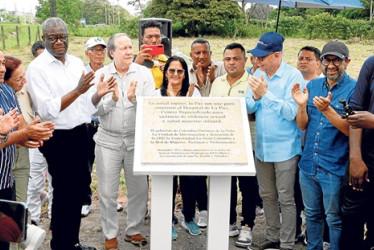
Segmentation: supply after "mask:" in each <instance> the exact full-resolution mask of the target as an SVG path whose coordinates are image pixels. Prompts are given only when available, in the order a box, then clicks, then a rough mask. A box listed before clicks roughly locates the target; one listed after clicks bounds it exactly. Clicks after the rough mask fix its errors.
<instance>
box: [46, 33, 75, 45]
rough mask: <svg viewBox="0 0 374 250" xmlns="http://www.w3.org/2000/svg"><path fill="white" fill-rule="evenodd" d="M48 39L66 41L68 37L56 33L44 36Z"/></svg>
mask: <svg viewBox="0 0 374 250" xmlns="http://www.w3.org/2000/svg"><path fill="white" fill-rule="evenodd" d="M46 38H47V40H48V41H51V42H53V43H55V42H57V40H60V41H61V42H66V41H67V40H68V38H69V36H68V35H57V36H46Z"/></svg>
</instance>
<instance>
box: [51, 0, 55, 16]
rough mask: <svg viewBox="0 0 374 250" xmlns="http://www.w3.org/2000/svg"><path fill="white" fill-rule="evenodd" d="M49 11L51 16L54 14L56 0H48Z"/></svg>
mask: <svg viewBox="0 0 374 250" xmlns="http://www.w3.org/2000/svg"><path fill="white" fill-rule="evenodd" d="M49 6H50V8H49V12H50V16H51V17H55V16H56V0H49Z"/></svg>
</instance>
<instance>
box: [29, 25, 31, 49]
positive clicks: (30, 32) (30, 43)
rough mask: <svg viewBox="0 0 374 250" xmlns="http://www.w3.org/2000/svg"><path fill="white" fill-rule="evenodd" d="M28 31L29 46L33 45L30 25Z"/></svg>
mask: <svg viewBox="0 0 374 250" xmlns="http://www.w3.org/2000/svg"><path fill="white" fill-rule="evenodd" d="M28 30H29V45H31V27H30V25H29V27H28Z"/></svg>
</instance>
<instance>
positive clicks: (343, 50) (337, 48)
mask: <svg viewBox="0 0 374 250" xmlns="http://www.w3.org/2000/svg"><path fill="white" fill-rule="evenodd" d="M328 55H332V56H337V57H339V58H340V59H343V60H346V59H348V57H349V49H348V47H347V45H345V44H344V43H342V42H340V41H331V42H328V43H326V44H325V46H323V49H322V54H321V57H320V58H321V59H322V58H324V57H325V56H328Z"/></svg>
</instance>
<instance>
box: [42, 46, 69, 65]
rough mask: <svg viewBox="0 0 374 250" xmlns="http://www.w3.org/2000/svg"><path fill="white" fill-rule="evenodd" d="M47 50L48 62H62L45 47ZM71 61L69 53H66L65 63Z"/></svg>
mask: <svg viewBox="0 0 374 250" xmlns="http://www.w3.org/2000/svg"><path fill="white" fill-rule="evenodd" d="M45 52H46V58H47V61H48V63H52V62H60V63H61V61H59V60H58V59H57V58H56V57H54V56H53V55H52V54H51V53H49V51H48V50H47V49H45ZM69 62H70V60H69V57H68V54H67V53H66V54H65V64H68V63H69Z"/></svg>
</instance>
